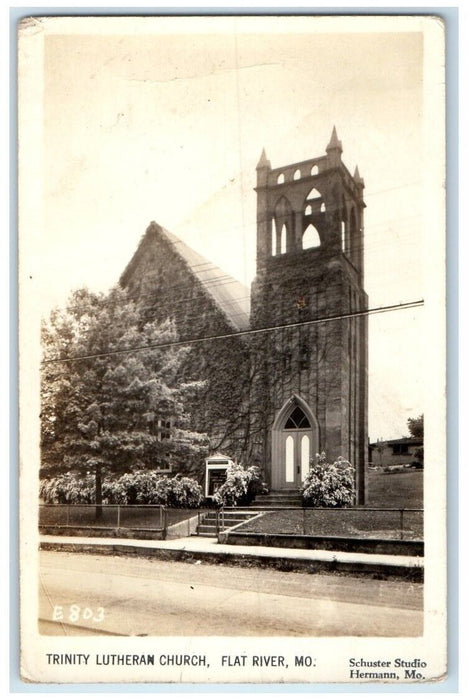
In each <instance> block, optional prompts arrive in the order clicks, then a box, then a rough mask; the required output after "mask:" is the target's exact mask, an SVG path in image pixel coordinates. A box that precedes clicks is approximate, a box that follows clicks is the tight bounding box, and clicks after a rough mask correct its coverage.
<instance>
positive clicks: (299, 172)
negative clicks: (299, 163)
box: [293, 168, 301, 180]
mask: <svg viewBox="0 0 468 700" xmlns="http://www.w3.org/2000/svg"><path fill="white" fill-rule="evenodd" d="M300 179H301V171H300V170H299V168H298V169H297V170H296V171H295V173H294V176H293V180H300Z"/></svg>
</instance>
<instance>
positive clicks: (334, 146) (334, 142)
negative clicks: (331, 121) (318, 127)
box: [327, 126, 343, 153]
mask: <svg viewBox="0 0 468 700" xmlns="http://www.w3.org/2000/svg"><path fill="white" fill-rule="evenodd" d="M332 150H338V151H340V153H342V152H343V146H342V145H341V141H340V140H339V139H338V135H337V133H336V126H334V127H333V131H332V135H331V138H330V143H329V144H328V146H327V152H328V151H332Z"/></svg>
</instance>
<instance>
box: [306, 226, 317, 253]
mask: <svg viewBox="0 0 468 700" xmlns="http://www.w3.org/2000/svg"><path fill="white" fill-rule="evenodd" d="M319 247H320V236H319V232H318V231H317V229H316V228H315V226H313V225H312V224H309V225H308V226H307V228H306V230H305V231H304V235H303V236H302V249H303V250H306V249H307V248H319Z"/></svg>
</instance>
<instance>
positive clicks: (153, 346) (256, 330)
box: [41, 299, 424, 364]
mask: <svg viewBox="0 0 468 700" xmlns="http://www.w3.org/2000/svg"><path fill="white" fill-rule="evenodd" d="M423 305H424V299H418V300H415V301H409V302H403V303H400V304H392V305H390V306H380V307H376V308H373V309H365V310H363V311H353V312H350V313H347V314H338V315H335V316H323V317H322V318H317V319H313V320H311V321H298V322H296V323H286V324H282V325H278V326H267V327H265V328H253V329H250V330H246V331H235V332H234V333H223V334H219V335H209V336H203V337H195V338H186V339H184V340H175V341H169V342H167V343H149V344H148V345H137V346H134V347H132V348H122V349H121V350H111V351H108V352H98V353H91V354H89V355H76V356H75V357H57V358H52V359H50V360H42V362H41V364H53V363H58V362H76V361H79V360H90V359H94V358H98V357H108V356H111V355H123V354H128V353H132V352H139V351H143V350H158V349H162V348H169V347H180V346H182V345H194V344H195V343H205V342H207V341H211V340H226V339H227V338H239V337H242V336H247V335H250V336H252V335H258V334H260V333H270V332H272V331H279V330H286V329H290V328H298V327H301V326H311V325H315V324H318V323H328V322H330V321H338V320H342V319H346V318H356V317H359V316H370V315H371V314H379V313H385V312H388V311H398V310H400V309H410V308H415V307H418V306H423Z"/></svg>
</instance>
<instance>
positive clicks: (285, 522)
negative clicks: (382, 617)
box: [239, 506, 424, 540]
mask: <svg viewBox="0 0 468 700" xmlns="http://www.w3.org/2000/svg"><path fill="white" fill-rule="evenodd" d="M256 510H258V511H262V512H263V516H262V517H261V518H260V519H258V518H256V519H255V521H254V522H252V523H249V521H246V523H245V525H242V526H240V527H239V532H252V533H253V532H255V533H260V532H263V533H266V534H272V535H282V534H284V535H312V536H313V535H316V536H324V537H326V536H332V537H346V538H348V539H349V538H351V539H352V538H356V539H358V538H361V537H365V538H366V539H372V538H376V539H378V538H383V539H400V540H404V539H412V540H422V539H423V537H424V511H423V509H422V508H371V507H365V506H364V507H361V506H359V507H349V508H323V507H317V508H315V507H304V506H295V507H294V506H291V507H281V508H280V509H274V508H268V509H262V508H261V506H259V507H258V508H257V509H256Z"/></svg>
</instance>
